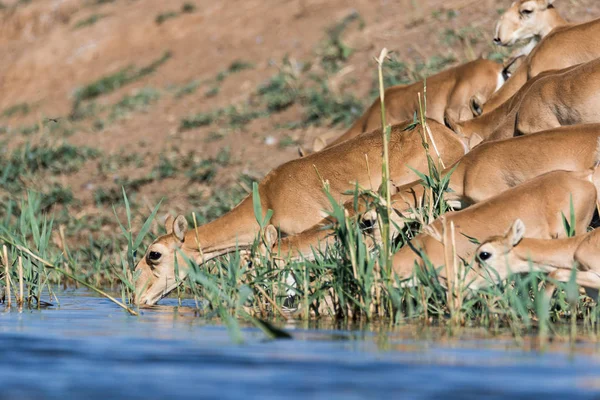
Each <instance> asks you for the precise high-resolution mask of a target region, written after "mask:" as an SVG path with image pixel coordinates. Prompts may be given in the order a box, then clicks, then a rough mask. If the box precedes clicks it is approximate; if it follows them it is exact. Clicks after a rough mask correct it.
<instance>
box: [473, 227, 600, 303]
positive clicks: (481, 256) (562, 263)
mask: <svg viewBox="0 0 600 400" xmlns="http://www.w3.org/2000/svg"><path fill="white" fill-rule="evenodd" d="M525 232H526V226H525V224H524V223H523V221H521V220H520V219H517V220H516V221H515V222H514V223H513V225H512V226H511V228H510V229H509V230H508V231H507V232H506V234H504V235H501V236H495V237H491V238H489V239H487V240H486V241H484V242H483V243H482V244H481V245H480V246H479V248H478V249H477V251H476V254H477V264H476V265H475V267H474V272H476V273H477V274H478V275H479V276H478V277H477V278H476V279H475V280H474V281H473V282H472V283H471V285H470V288H472V289H478V288H481V287H485V286H488V285H490V284H494V283H497V281H502V280H505V279H506V278H507V277H508V275H509V274H511V273H522V272H529V271H542V272H547V273H549V274H550V275H549V277H550V278H552V279H554V280H556V281H559V282H568V281H569V279H570V278H571V274H572V272H573V268H576V275H575V280H576V282H577V284H578V285H581V286H584V287H585V288H591V289H595V290H596V291H597V290H598V289H600V229H595V230H593V231H591V232H588V233H586V234H582V235H576V236H574V237H571V238H566V239H531V238H525V237H524V236H525ZM490 268H491V269H490ZM554 289H555V286H554V285H553V284H548V285H547V286H546V294H547V295H548V296H549V297H550V296H551V295H552V292H553V291H554ZM588 293H589V292H588ZM595 298H597V293H595Z"/></svg>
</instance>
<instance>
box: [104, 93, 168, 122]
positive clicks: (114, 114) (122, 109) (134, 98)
mask: <svg viewBox="0 0 600 400" xmlns="http://www.w3.org/2000/svg"><path fill="white" fill-rule="evenodd" d="M158 99H160V92H159V91H158V90H156V89H154V88H151V87H146V88H142V89H140V90H138V91H136V92H134V93H133V94H130V95H125V96H123V98H122V99H121V100H120V101H119V102H118V103H116V104H114V105H113V106H112V107H111V111H110V119H111V120H116V119H120V118H123V117H125V116H126V115H128V114H129V113H132V112H135V111H140V110H145V109H146V108H147V107H148V106H149V105H150V104H153V103H155V102H156V101H158Z"/></svg>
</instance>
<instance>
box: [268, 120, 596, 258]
mask: <svg viewBox="0 0 600 400" xmlns="http://www.w3.org/2000/svg"><path fill="white" fill-rule="evenodd" d="M599 138H600V124H589V125H574V126H567V127H561V128H557V129H553V130H550V131H545V132H540V133H535V134H533V135H527V136H521V137H516V138H511V139H504V140H499V141H495V142H488V143H482V144H481V145H479V146H477V147H475V148H474V149H473V150H471V151H470V152H469V153H467V154H465V155H464V156H463V157H462V158H461V159H460V160H458V161H457V162H456V163H455V164H454V165H452V166H449V167H448V168H447V169H446V170H445V171H443V172H442V174H444V175H445V174H448V173H449V172H450V171H452V174H451V175H450V181H449V185H448V189H449V190H448V191H447V192H445V193H444V198H445V200H446V201H449V202H451V205H452V206H453V207H454V208H455V209H457V208H465V207H467V206H469V205H471V204H475V203H479V202H481V201H484V200H487V199H489V198H491V197H493V196H496V195H498V194H500V193H502V192H504V191H506V190H508V189H510V188H513V187H515V186H517V185H519V184H521V183H523V182H526V181H528V180H530V179H533V178H535V177H538V176H540V175H543V174H545V173H548V172H552V171H555V170H566V171H587V170H589V169H590V168H592V167H594V166H595V165H596V163H597V162H598V160H600V150H599V143H598V140H599ZM424 194H425V187H424V186H423V185H422V184H421V181H420V180H418V181H414V182H411V183H409V184H407V185H404V186H400V187H398V188H397V193H396V194H394V195H393V196H392V207H393V209H394V211H395V212H394V214H393V216H394V218H393V219H394V222H395V225H396V226H398V227H402V226H403V224H404V218H405V217H407V218H410V217H411V216H412V215H413V210H415V209H417V208H418V207H420V206H421V205H422V201H423V198H424ZM346 209H347V210H348V212H350V213H352V212H353V211H354V209H353V203H352V202H350V203H347V204H346ZM361 211H364V210H361ZM332 223H333V221H330V220H329V219H324V220H323V221H321V222H320V223H319V224H318V225H316V226H314V227H312V228H310V229H308V230H306V231H304V232H302V233H300V234H298V235H292V236H288V237H285V238H282V239H281V240H280V241H279V242H277V243H273V247H272V251H275V252H277V251H279V252H280V254H281V255H282V256H283V257H287V256H291V257H294V258H304V259H312V258H313V257H314V251H315V250H317V251H322V250H324V249H325V248H326V247H327V246H330V245H332V244H333V243H334V242H335V236H334V235H333V231H332V230H331V229H326V227H327V226H330V225H331V224H332Z"/></svg>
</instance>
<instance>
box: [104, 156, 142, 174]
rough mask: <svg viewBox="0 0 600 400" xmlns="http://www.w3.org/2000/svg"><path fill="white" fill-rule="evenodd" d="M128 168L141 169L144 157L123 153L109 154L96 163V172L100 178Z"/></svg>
mask: <svg viewBox="0 0 600 400" xmlns="http://www.w3.org/2000/svg"><path fill="white" fill-rule="evenodd" d="M129 166H134V167H135V168H142V167H143V166H144V156H143V155H142V154H140V153H125V152H124V151H121V152H119V153H116V154H111V155H109V156H106V157H103V158H102V159H101V160H100V162H98V172H99V174H100V175H101V176H106V175H108V174H111V173H115V172H117V171H119V170H120V169H122V168H126V167H129Z"/></svg>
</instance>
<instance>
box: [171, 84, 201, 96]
mask: <svg viewBox="0 0 600 400" xmlns="http://www.w3.org/2000/svg"><path fill="white" fill-rule="evenodd" d="M200 84H201V82H200V81H199V80H193V81H191V82H190V83H188V84H186V85H184V86H182V87H180V88H179V89H177V91H176V92H175V97H176V98H180V97H184V96H187V95H189V94H192V93H194V92H195V91H196V90H198V88H199V87H200Z"/></svg>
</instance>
